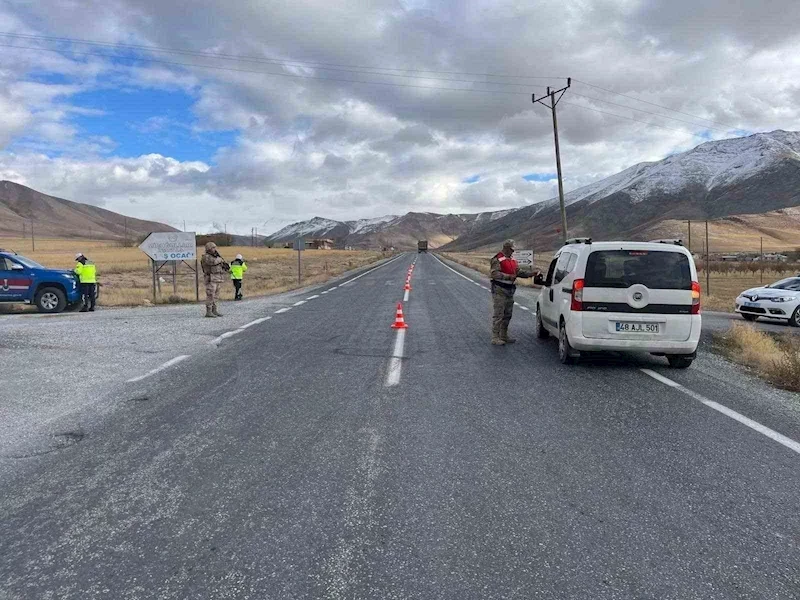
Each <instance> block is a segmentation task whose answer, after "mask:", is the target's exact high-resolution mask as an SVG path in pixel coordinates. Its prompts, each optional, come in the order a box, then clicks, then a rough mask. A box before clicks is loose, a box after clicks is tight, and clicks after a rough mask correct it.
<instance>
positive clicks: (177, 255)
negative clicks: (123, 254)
mask: <svg viewBox="0 0 800 600" xmlns="http://www.w3.org/2000/svg"><path fill="white" fill-rule="evenodd" d="M139 250H141V251H142V252H144V253H145V254H147V256H149V257H150V258H152V259H153V260H196V259H197V241H196V238H195V234H194V232H193V231H191V232H186V231H172V232H169V233H151V234H150V235H148V236H147V238H146V239H145V240H144V241H143V242H142V243H141V244H140V245H139Z"/></svg>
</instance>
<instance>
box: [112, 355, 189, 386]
mask: <svg viewBox="0 0 800 600" xmlns="http://www.w3.org/2000/svg"><path fill="white" fill-rule="evenodd" d="M187 358H191V355H189V354H181V355H180V356H176V357H175V358H173V359H171V360H168V361H167V362H165V363H164V364H163V365H161V366H160V367H156V368H155V369H152V370H150V371H148V372H147V373H145V374H144V375H139V376H138V377H131V378H130V379H128V380H127V381H126V382H125V383H136V382H137V381H141V380H142V379H145V378H147V377H150V376H151V375H155V374H156V373H160V372H161V371H163V370H165V369H169V368H170V367H172V366H174V365H177V364H178V363H180V362H183V361H184V360H186V359H187Z"/></svg>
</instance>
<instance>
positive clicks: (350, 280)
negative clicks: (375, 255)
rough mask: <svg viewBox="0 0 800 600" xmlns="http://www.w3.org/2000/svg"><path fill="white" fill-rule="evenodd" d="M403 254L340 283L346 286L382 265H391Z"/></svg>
mask: <svg viewBox="0 0 800 600" xmlns="http://www.w3.org/2000/svg"><path fill="white" fill-rule="evenodd" d="M403 256H405V254H398V255H397V256H395V257H394V258H393V259H391V260H387V261H386V262H385V263H383V264H381V265H378V266H377V267H372V268H371V269H370V270H369V271H364V272H363V273H362V274H361V275H356V276H355V277H353V278H352V279H348V280H347V281H345V282H344V283H340V284H339V285H341V286H345V285H348V284H350V283H353V282H354V281H355V280H356V279H361V278H362V277H364V275H369V274H370V273H372V272H373V271H376V270H378V269H380V268H381V267H385V266H386V265H389V264H391V263H393V262H394V261H396V260H397V259H398V258H402V257H403ZM331 289H334V288H331Z"/></svg>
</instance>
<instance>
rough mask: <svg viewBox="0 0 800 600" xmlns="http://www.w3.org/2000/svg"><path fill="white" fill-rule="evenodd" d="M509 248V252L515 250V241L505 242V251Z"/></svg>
mask: <svg viewBox="0 0 800 600" xmlns="http://www.w3.org/2000/svg"><path fill="white" fill-rule="evenodd" d="M506 248H508V249H509V250H514V240H506V241H505V242H503V250H505V249H506Z"/></svg>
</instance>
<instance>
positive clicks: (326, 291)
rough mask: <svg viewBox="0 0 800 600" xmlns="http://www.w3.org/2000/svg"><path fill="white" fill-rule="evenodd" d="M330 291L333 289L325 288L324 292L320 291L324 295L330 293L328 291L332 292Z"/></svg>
mask: <svg viewBox="0 0 800 600" xmlns="http://www.w3.org/2000/svg"><path fill="white" fill-rule="evenodd" d="M330 291H331V290H325V291H324V292H320V294H322V295H323V296H324V295H325V294H328V293H330Z"/></svg>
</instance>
